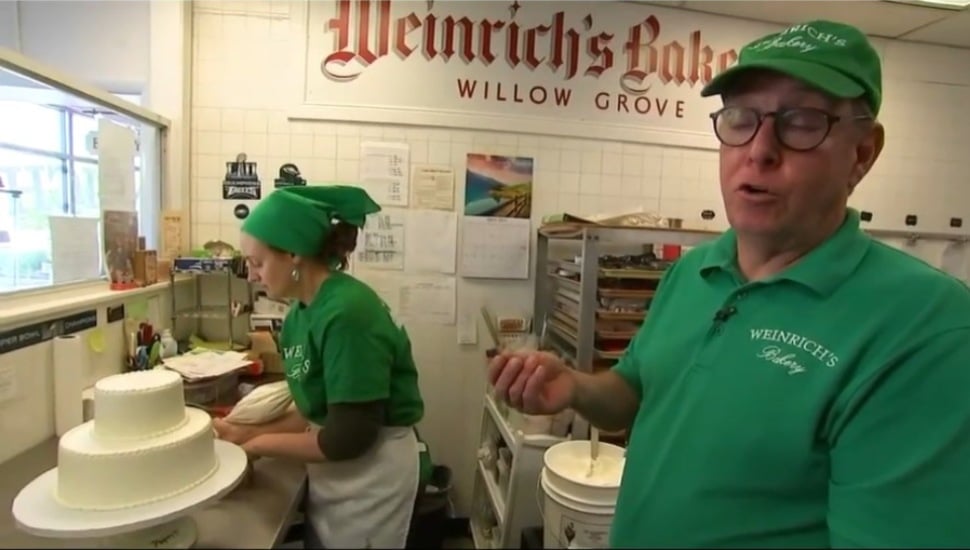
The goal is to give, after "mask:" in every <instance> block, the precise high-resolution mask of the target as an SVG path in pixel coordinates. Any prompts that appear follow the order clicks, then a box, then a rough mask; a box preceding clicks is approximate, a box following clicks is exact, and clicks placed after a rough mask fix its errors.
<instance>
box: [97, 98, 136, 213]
mask: <svg viewBox="0 0 970 550" xmlns="http://www.w3.org/2000/svg"><path fill="white" fill-rule="evenodd" d="M136 150H137V146H136V144H135V132H134V131H133V130H132V129H131V128H128V127H127V126H122V125H120V124H116V123H114V122H111V121H110V120H108V119H107V118H104V117H101V118H99V119H98V191H99V193H98V196H99V200H100V203H101V210H102V211H104V210H119V211H122V212H134V211H135V152H136Z"/></svg>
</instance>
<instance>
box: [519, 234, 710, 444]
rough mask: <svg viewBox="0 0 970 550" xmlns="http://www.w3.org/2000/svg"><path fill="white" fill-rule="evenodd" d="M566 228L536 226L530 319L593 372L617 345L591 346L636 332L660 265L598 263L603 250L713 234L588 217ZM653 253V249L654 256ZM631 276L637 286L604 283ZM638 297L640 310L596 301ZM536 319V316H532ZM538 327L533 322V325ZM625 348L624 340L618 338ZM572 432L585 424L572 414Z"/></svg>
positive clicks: (615, 354) (609, 360) (614, 355)
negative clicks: (622, 325) (609, 223)
mask: <svg viewBox="0 0 970 550" xmlns="http://www.w3.org/2000/svg"><path fill="white" fill-rule="evenodd" d="M570 226H571V227H572V230H571V231H563V230H561V229H560V230H556V229H557V226H555V225H554V226H551V227H550V226H546V227H543V228H541V229H540V230H539V235H538V243H537V247H536V255H537V265H536V288H535V309H534V311H535V318H536V319H537V320H539V319H545V320H546V322H547V323H548V328H547V333H548V335H549V336H550V338H548V342H547V343H548V344H549V345H550V346H551V347H553V348H555V349H556V350H557V351H558V352H559V353H560V354H561V355H562V356H563V357H565V358H567V360H568V361H569V362H570V363H571V364H572V365H573V367H574V368H576V369H579V370H581V371H583V372H593V371H594V370H598V369H599V368H608V367H609V366H611V365H612V364H613V363H615V361H616V360H618V359H619V358H620V356H621V355H622V353H623V352H622V350H615V349H614V350H603V349H599V348H598V345H599V344H600V343H601V342H603V341H606V340H612V341H614V342H622V341H626V342H627V343H628V342H629V340H630V339H632V338H633V336H634V335H635V334H636V328H638V326H639V324H640V323H642V321H643V319H644V318H645V316H646V314H647V310H648V309H649V300H650V299H651V298H652V297H653V293H654V290H655V288H656V283H658V282H659V281H660V278H661V277H662V276H663V273H664V272H663V271H662V270H650V269H637V268H619V269H609V268H604V267H601V266H600V260H601V258H602V257H603V256H604V255H605V254H607V253H610V254H616V253H625V254H630V253H631V251H632V253H634V254H642V253H644V252H646V251H653V249H654V247H655V246H658V247H659V246H662V245H679V246H681V247H691V246H695V245H697V244H699V243H702V242H704V241H707V240H710V239H713V238H715V237H717V236H718V235H719V234H720V233H718V232H714V231H701V230H693V229H667V228H655V227H626V226H622V227H618V226H605V225H593V224H584V225H577V224H570ZM657 256H658V257H659V256H660V254H658V255H657ZM624 279H625V280H630V279H639V280H640V281H641V284H640V285H638V286H639V287H640V288H638V289H636V290H626V289H621V288H610V287H608V285H606V284H604V283H605V282H606V281H610V280H612V281H616V280H624ZM616 299H620V300H623V299H626V300H632V301H639V300H643V301H644V302H647V306H646V307H645V308H644V311H643V312H639V313H637V312H623V311H611V310H610V309H609V308H605V307H602V304H603V302H604V301H605V300H616ZM615 322H621V323H623V322H626V323H625V324H626V326H627V328H626V329H624V330H611V327H609V325H610V324H612V323H615ZM537 324H539V323H537ZM540 330H541V327H540ZM623 347H625V344H624V345H623ZM625 435H626V434H624V433H613V434H601V437H603V438H604V439H606V440H614V441H612V442H617V443H623V441H624V440H625ZM572 436H573V438H577V439H586V438H588V437H589V423H588V422H587V421H586V420H585V419H584V418H582V417H580V416H579V415H577V416H576V417H575V419H574V420H573V425H572Z"/></svg>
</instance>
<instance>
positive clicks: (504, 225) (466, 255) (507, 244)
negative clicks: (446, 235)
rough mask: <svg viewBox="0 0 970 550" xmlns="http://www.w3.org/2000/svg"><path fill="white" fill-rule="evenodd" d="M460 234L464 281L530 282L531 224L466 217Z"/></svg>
mask: <svg viewBox="0 0 970 550" xmlns="http://www.w3.org/2000/svg"><path fill="white" fill-rule="evenodd" d="M461 233H462V239H461V275H462V276H463V277H474V278H483V279H528V278H529V247H530V243H531V240H532V222H531V220H528V219H521V218H494V217H483V216H465V217H464V218H463V219H462V231H461Z"/></svg>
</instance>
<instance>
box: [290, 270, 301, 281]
mask: <svg viewBox="0 0 970 550" xmlns="http://www.w3.org/2000/svg"><path fill="white" fill-rule="evenodd" d="M290 277H291V278H292V279H293V281H294V282H299V281H300V270H299V269H297V268H295V267H294V268H293V271H291V272H290Z"/></svg>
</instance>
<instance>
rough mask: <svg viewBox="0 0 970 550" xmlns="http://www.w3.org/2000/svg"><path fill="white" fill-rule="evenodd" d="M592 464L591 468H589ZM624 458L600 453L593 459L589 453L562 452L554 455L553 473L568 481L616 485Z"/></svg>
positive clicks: (620, 474)
mask: <svg viewBox="0 0 970 550" xmlns="http://www.w3.org/2000/svg"><path fill="white" fill-rule="evenodd" d="M590 464H592V469H590ZM624 464H625V460H624V459H623V458H622V457H617V456H612V455H609V454H605V453H604V454H601V455H600V456H598V457H596V460H595V461H594V460H593V459H592V458H591V457H590V455H589V454H580V453H576V454H565V453H564V454H562V455H560V456H558V457H556V464H555V469H554V471H555V473H556V474H558V475H559V476H561V477H564V478H566V479H568V480H570V481H574V482H576V483H582V484H584V485H594V486H597V487H616V486H618V485H619V484H620V478H622V477H623V466H624Z"/></svg>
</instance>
